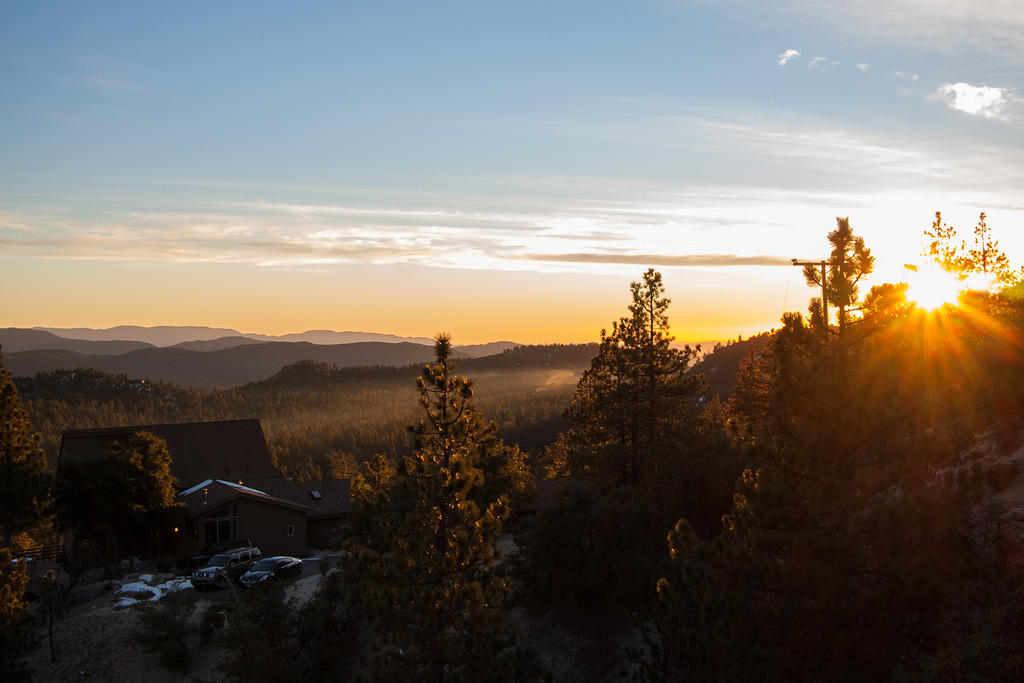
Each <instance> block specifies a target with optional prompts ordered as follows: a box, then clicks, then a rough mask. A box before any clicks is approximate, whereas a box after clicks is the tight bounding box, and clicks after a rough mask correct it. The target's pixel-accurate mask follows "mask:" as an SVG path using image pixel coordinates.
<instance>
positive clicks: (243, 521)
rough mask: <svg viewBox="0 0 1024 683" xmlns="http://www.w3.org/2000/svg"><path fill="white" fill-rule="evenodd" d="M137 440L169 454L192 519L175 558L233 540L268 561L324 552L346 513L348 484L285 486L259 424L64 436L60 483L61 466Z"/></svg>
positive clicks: (180, 531) (178, 539) (179, 535)
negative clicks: (147, 438)
mask: <svg viewBox="0 0 1024 683" xmlns="http://www.w3.org/2000/svg"><path fill="white" fill-rule="evenodd" d="M138 432H149V433H151V434H153V435H155V436H157V437H160V438H161V439H163V440H164V441H166V442H167V450H168V451H169V452H170V454H171V474H173V475H174V476H175V478H176V479H177V480H178V486H179V493H178V497H179V499H181V500H182V501H183V502H184V503H185V506H186V509H187V512H188V521H187V522H186V524H185V526H184V527H183V528H175V529H174V534H175V538H174V539H173V546H174V549H175V552H176V553H177V554H181V555H187V554H193V553H195V552H196V551H197V549H198V548H199V547H201V546H202V545H203V544H205V543H208V542H212V541H218V540H229V539H232V538H249V539H251V540H252V541H253V543H254V544H256V545H257V546H259V547H260V549H261V550H263V552H264V554H291V555H296V554H302V553H304V552H305V551H306V549H307V548H323V547H326V545H327V543H326V542H327V541H329V540H330V538H332V536H333V535H335V534H336V533H337V530H338V528H339V527H340V524H341V523H342V520H343V519H344V516H345V515H346V514H347V513H348V508H349V482H348V480H341V479H334V480H325V481H319V482H308V483H305V484H299V483H297V482H292V481H288V480H287V479H285V477H284V475H282V474H281V471H280V470H278V469H277V467H275V466H274V462H273V459H272V458H271V456H270V450H269V449H268V448H267V441H266V438H265V437H264V434H263V428H262V426H261V425H260V421H259V420H255V419H251V420H223V421H218V422H193V423H184V424H162V425H137V426H132V427H110V428H101V429H75V430H67V431H65V432H64V433H63V434H62V436H61V446H60V454H59V456H58V461H57V470H58V476H59V472H60V464H61V463H62V462H71V461H77V462H82V461H89V460H94V459H97V458H102V457H105V454H107V453H109V452H110V450H111V449H112V448H113V446H114V445H115V444H117V443H119V442H125V441H128V440H129V439H131V438H132V436H133V435H134V434H136V433H138Z"/></svg>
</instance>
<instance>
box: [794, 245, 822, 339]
mask: <svg viewBox="0 0 1024 683" xmlns="http://www.w3.org/2000/svg"><path fill="white" fill-rule="evenodd" d="M828 261H829V260H828V259H821V260H820V261H798V260H797V259H793V265H794V266H820V267H821V317H822V318H824V319H825V333H826V334H828Z"/></svg>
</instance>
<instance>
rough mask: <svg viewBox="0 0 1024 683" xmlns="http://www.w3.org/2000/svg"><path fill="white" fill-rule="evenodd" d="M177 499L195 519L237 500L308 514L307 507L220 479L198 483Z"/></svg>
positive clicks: (180, 494)
mask: <svg viewBox="0 0 1024 683" xmlns="http://www.w3.org/2000/svg"><path fill="white" fill-rule="evenodd" d="M178 498H181V499H183V500H184V501H185V506H186V507H187V508H188V514H189V516H190V517H195V516H197V515H200V514H202V513H204V512H205V511H207V510H212V509H214V508H216V507H218V506H220V505H223V504H224V503H228V502H230V501H232V500H236V499H238V498H246V499H248V500H256V501H259V502H261V503H266V504H268V505H277V506H279V507H286V508H291V509H293V510H301V511H302V512H306V513H308V512H309V506H306V505H302V504H300V503H297V502H295V501H292V500H285V499H284V498H278V497H276V496H271V495H270V494H268V493H266V492H265V491H260V490H258V489H254V488H252V487H250V486H243V485H241V484H235V483H233V482H230V481H223V480H220V479H206V480H204V481H202V482H199V483H198V484H196V485H195V486H193V487H191V488H188V489H185V490H184V491H182V492H181V493H179V494H178Z"/></svg>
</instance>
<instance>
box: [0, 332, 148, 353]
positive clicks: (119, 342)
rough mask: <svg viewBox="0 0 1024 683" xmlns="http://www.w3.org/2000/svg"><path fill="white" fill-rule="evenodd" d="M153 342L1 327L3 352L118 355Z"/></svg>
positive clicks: (0, 344)
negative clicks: (71, 335) (89, 337)
mask: <svg viewBox="0 0 1024 683" xmlns="http://www.w3.org/2000/svg"><path fill="white" fill-rule="evenodd" d="M151 348H153V345H152V344H148V343H146V342H144V341H138V340H129V339H110V340H95V341H93V340H85V339H68V338H65V337H59V336H57V335H55V334H53V333H52V332H46V331H44V330H40V329H24V328H18V327H7V328H4V329H0V349H2V350H3V353H4V354H5V355H6V354H10V353H18V352H20V351H41V350H54V351H74V352H76V353H88V354H93V355H97V356H118V355H121V354H122V353H128V352H129V351H136V350H138V349H151Z"/></svg>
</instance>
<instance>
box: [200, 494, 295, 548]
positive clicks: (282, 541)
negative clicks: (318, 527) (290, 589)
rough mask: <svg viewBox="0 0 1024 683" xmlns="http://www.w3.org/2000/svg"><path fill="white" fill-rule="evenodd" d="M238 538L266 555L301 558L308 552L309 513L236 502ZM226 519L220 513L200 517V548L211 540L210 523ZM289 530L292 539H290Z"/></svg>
mask: <svg viewBox="0 0 1024 683" xmlns="http://www.w3.org/2000/svg"><path fill="white" fill-rule="evenodd" d="M232 503H235V504H237V510H238V516H237V518H236V520H235V522H234V523H235V528H237V532H236V533H234V534H233V535H234V537H235V538H248V539H250V540H251V541H252V542H253V544H254V545H255V546H256V547H258V548H259V549H260V550H261V551H262V552H263V554H264V555H300V554H302V553H304V552H305V551H306V513H305V511H303V510H300V509H292V508H288V507H283V506H279V505H274V504H268V503H266V502H263V501H259V500H249V499H247V498H246V497H239V498H236V499H235V500H234V501H232ZM213 519H224V517H223V516H222V513H220V512H219V511H218V510H210V511H209V512H203V513H202V514H199V515H196V517H195V521H196V524H197V526H198V535H199V542H200V544H202V543H206V542H208V541H210V540H214V539H210V538H207V525H206V522H207V521H212V520H213ZM289 527H290V530H291V535H289V533H288V532H289Z"/></svg>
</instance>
